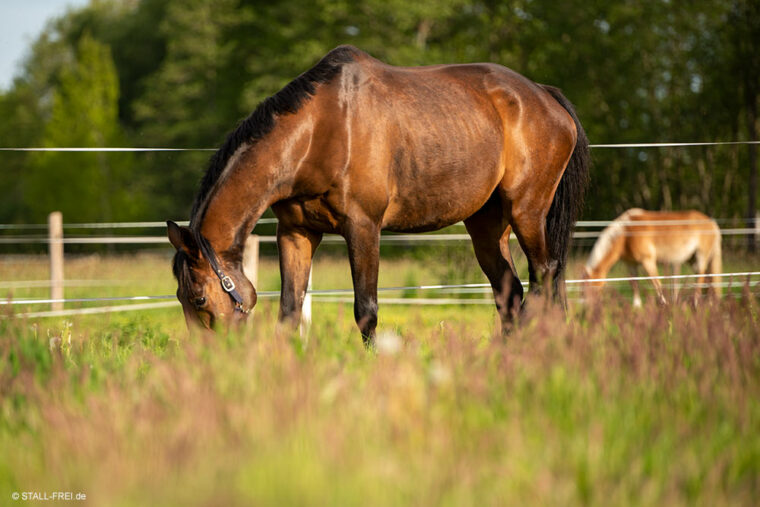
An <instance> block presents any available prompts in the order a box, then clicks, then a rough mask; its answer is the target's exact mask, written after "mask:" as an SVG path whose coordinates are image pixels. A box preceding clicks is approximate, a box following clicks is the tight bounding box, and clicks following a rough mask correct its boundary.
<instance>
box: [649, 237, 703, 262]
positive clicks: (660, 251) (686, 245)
mask: <svg viewBox="0 0 760 507" xmlns="http://www.w3.org/2000/svg"><path fill="white" fill-rule="evenodd" d="M675 237H676V238H678V236H677V235H676V236H675ZM697 243H698V241H697V239H696V238H694V239H686V240H682V241H670V242H665V244H663V245H660V246H659V247H658V248H657V261H658V262H662V263H670V264H683V263H684V262H686V261H688V260H689V259H691V257H692V256H693V255H694V252H695V251H696V249H697Z"/></svg>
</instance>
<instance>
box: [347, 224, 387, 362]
mask: <svg viewBox="0 0 760 507" xmlns="http://www.w3.org/2000/svg"><path fill="white" fill-rule="evenodd" d="M345 238H346V244H347V245H348V260H349V262H350V263H351V277H352V279H353V282H354V318H355V319H356V324H357V325H358V326H359V330H360V331H361V333H362V339H363V340H364V344H365V345H366V346H367V347H373V346H374V342H375V328H376V327H377V275H378V269H379V264H380V227H379V226H378V225H377V224H375V223H373V222H371V221H369V220H363V221H360V222H358V223H357V222H354V223H352V224H351V225H350V226H349V227H348V228H347V231H346V233H345Z"/></svg>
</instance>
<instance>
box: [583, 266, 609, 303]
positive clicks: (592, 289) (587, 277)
mask: <svg viewBox="0 0 760 507" xmlns="http://www.w3.org/2000/svg"><path fill="white" fill-rule="evenodd" d="M580 278H581V280H584V282H583V293H584V294H585V295H586V297H587V298H591V297H596V296H598V295H599V292H600V291H601V288H602V286H603V285H604V273H601V272H600V270H598V269H591V268H589V267H588V266H584V267H583V272H582V273H581V277H580ZM592 280H593V281H592Z"/></svg>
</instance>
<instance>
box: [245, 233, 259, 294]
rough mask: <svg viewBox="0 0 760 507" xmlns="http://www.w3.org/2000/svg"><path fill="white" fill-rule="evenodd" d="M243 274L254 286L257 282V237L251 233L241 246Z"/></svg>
mask: <svg viewBox="0 0 760 507" xmlns="http://www.w3.org/2000/svg"><path fill="white" fill-rule="evenodd" d="M243 274H245V276H246V278H248V279H249V280H250V281H251V283H252V284H253V286H254V287H256V284H258V282H259V237H258V236H257V235H256V234H251V235H250V236H248V239H246V240H245V247H244V248H243Z"/></svg>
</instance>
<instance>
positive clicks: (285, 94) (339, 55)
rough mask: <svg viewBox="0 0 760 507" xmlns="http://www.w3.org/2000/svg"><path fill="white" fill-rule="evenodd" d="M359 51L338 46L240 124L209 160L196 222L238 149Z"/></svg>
mask: <svg viewBox="0 0 760 507" xmlns="http://www.w3.org/2000/svg"><path fill="white" fill-rule="evenodd" d="M357 53H358V50H357V49H356V48H354V47H352V46H338V47H337V48H335V49H333V50H332V51H330V52H329V53H327V55H325V57H324V58H322V59H321V60H320V61H319V63H317V64H316V65H315V66H314V67H312V68H311V69H309V70H308V71H306V72H304V73H303V74H301V75H300V76H298V77H297V78H295V79H294V80H293V81H291V82H290V83H288V84H287V85H286V86H285V87H284V88H283V89H282V90H280V91H279V92H277V93H275V94H274V95H272V96H271V97H269V98H267V99H265V100H264V101H263V102H262V103H261V104H259V105H258V106H257V107H256V109H255V110H254V111H253V113H251V114H250V116H248V118H246V119H244V120H242V121H241V122H240V123H239V124H238V126H237V127H236V128H235V130H234V131H232V132H231V133H230V134H229V135H228V136H227V139H226V140H225V141H224V144H222V146H221V147H220V148H219V149H218V150H217V151H216V153H214V155H213V156H212V157H211V160H210V161H209V166H208V169H207V170H206V174H205V175H204V176H203V180H201V188H200V190H199V191H198V195H197V196H196V198H195V202H194V203H193V210H192V213H191V214H190V216H191V222H193V223H194V224H193V225H198V224H197V223H195V222H196V221H197V220H198V219H199V218H200V217H198V216H197V213H198V212H199V211H200V206H201V205H202V204H203V202H204V201H205V200H206V197H207V196H208V194H209V192H211V189H212V188H213V186H214V183H216V181H217V180H218V179H219V176H220V175H221V174H222V171H224V168H225V166H226V165H227V161H228V160H229V159H230V157H232V155H233V154H234V153H235V150H237V149H238V147H239V146H240V145H241V144H243V143H246V142H249V143H250V142H255V141H256V140H258V139H261V138H262V137H264V136H265V135H267V134H268V133H269V132H270V131H271V130H272V129H273V128H274V125H275V118H276V116H277V115H280V114H286V113H295V112H296V111H298V110H299V109H300V107H301V105H302V104H303V103H304V101H306V100H308V99H309V98H310V97H311V96H312V95H314V93H315V92H316V86H315V85H317V84H320V83H327V82H329V81H331V80H332V79H333V77H335V76H336V75H337V74H338V73H339V72H340V70H341V68H342V66H343V64H344V63H348V62H351V61H353V59H354V55H356V54H357Z"/></svg>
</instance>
